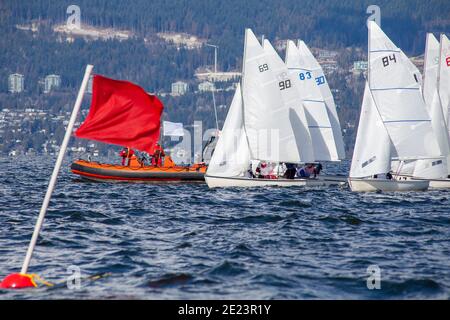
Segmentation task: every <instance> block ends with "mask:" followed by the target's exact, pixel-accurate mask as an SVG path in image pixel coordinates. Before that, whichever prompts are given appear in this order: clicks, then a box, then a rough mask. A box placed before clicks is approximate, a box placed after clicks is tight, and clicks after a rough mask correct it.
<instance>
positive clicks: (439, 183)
mask: <svg viewBox="0 0 450 320" xmlns="http://www.w3.org/2000/svg"><path fill="white" fill-rule="evenodd" d="M398 177H399V179H405V180H407V181H428V182H429V183H430V185H429V187H428V188H429V189H450V179H449V178H442V179H426V178H416V177H411V176H406V175H403V176H402V175H400V176H398Z"/></svg>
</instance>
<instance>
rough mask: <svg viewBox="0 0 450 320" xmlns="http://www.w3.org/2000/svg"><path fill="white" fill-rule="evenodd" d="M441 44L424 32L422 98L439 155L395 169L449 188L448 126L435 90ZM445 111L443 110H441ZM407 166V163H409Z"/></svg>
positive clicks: (400, 173) (436, 185) (449, 149)
mask: <svg viewBox="0 0 450 320" xmlns="http://www.w3.org/2000/svg"><path fill="white" fill-rule="evenodd" d="M440 55H441V46H440V44H439V41H438V40H437V39H436V37H435V36H434V35H433V34H432V33H428V34H427V39H426V49H425V59H424V60H425V63H424V75H425V76H424V81H423V90H422V91H423V98H424V101H425V104H426V106H427V110H428V113H429V114H430V117H431V124H432V128H433V131H434V133H435V135H436V137H437V141H438V144H439V147H440V149H441V152H442V155H443V156H444V157H443V158H437V159H426V160H417V161H414V162H413V163H412V168H413V170H412V172H408V171H409V170H408V171H406V172H405V170H403V168H402V169H401V170H399V176H401V177H407V178H414V179H426V180H430V188H431V189H441V188H450V179H448V174H449V168H448V162H447V157H448V155H449V154H450V147H449V136H448V129H447V125H446V120H445V113H444V108H443V106H442V103H441V98H440V94H439V78H440V69H441V64H440V63H439V62H440ZM445 112H447V110H445ZM410 167H411V166H410Z"/></svg>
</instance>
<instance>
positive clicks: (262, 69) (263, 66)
mask: <svg viewBox="0 0 450 320" xmlns="http://www.w3.org/2000/svg"><path fill="white" fill-rule="evenodd" d="M258 69H259V72H264V71H267V70H269V66H268V65H267V63H264V64H262V65H260V66H258Z"/></svg>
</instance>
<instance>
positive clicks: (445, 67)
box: [439, 34, 450, 134]
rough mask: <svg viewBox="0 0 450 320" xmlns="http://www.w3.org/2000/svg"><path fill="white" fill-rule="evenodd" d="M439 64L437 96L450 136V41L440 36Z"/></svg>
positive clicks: (443, 35) (442, 35)
mask: <svg viewBox="0 0 450 320" xmlns="http://www.w3.org/2000/svg"><path fill="white" fill-rule="evenodd" d="M440 49H441V50H440V62H439V96H440V98H441V104H442V108H443V112H444V117H445V123H446V125H447V128H448V131H449V134H450V119H449V115H450V40H449V39H448V38H447V36H446V35H445V34H441V48H440Z"/></svg>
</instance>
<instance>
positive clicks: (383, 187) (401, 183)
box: [348, 178, 430, 192]
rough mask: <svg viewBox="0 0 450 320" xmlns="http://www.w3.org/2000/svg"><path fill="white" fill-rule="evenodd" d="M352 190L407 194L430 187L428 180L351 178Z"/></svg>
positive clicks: (349, 181) (349, 180)
mask: <svg viewBox="0 0 450 320" xmlns="http://www.w3.org/2000/svg"><path fill="white" fill-rule="evenodd" d="M348 183H349V185H350V189H351V190H352V191H354V192H375V191H385V192H405V191H425V190H427V189H428V187H429V184H430V183H429V181H428V180H388V179H367V178H366V179H363V178H349V179H348Z"/></svg>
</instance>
